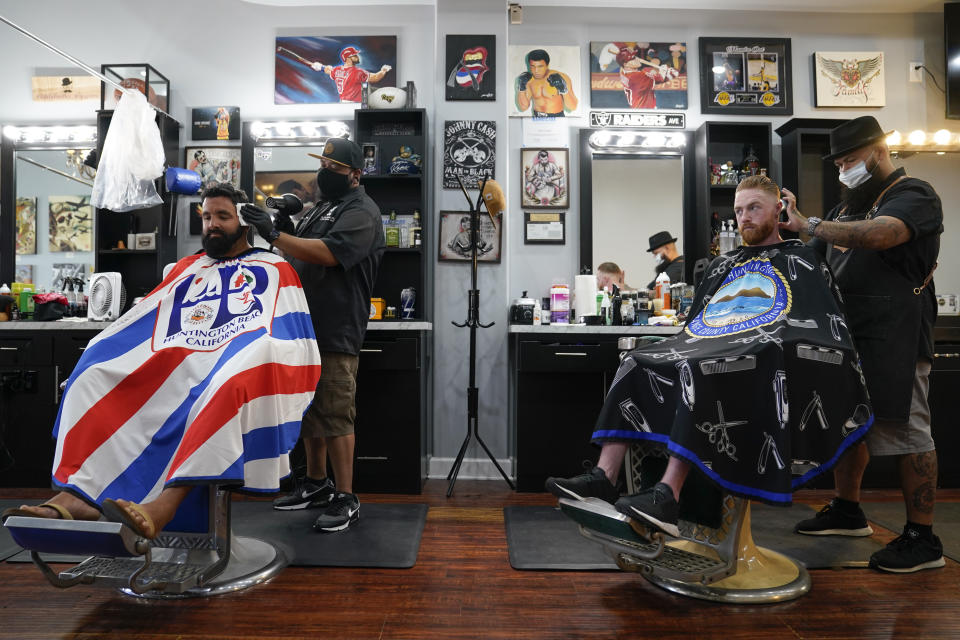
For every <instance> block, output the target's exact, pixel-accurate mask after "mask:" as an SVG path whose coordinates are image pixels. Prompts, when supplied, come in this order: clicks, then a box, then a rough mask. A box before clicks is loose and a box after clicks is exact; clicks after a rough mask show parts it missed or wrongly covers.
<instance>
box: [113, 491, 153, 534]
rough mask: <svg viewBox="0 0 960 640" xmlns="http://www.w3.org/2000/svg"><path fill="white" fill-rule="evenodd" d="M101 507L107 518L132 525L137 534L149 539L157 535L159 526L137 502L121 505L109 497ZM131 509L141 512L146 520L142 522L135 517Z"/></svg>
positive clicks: (128, 525)
mask: <svg viewBox="0 0 960 640" xmlns="http://www.w3.org/2000/svg"><path fill="white" fill-rule="evenodd" d="M100 507H101V508H102V509H103V515H104V516H106V518H107V520H110V521H111V522H120V523H122V524H123V525H125V526H127V527H130V528H131V529H133V530H134V532H136V534H137V535H139V536H142V537H144V538H146V539H147V540H153V539H154V538H156V537H157V526H156V525H155V524H154V523H153V518H151V517H150V515H149V514H148V513H147V512H146V511H144V510H143V507H141V506H140V505H139V504H137V503H136V502H127V503H126V504H125V505H121V504H120V503H119V502H117V501H116V500H113V499H111V498H107V499H106V500H104V501H103V504H101V505H100ZM131 511H135V512H137V513H138V514H140V516H141V517H143V519H144V520H145V521H146V522H140V521H139V520H137V519H135V518H134V517H133V516H132V515H131V513H130V512H131Z"/></svg>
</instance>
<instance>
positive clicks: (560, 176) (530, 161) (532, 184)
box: [520, 147, 570, 209]
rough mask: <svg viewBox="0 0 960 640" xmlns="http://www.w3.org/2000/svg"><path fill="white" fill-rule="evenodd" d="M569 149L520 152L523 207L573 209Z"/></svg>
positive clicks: (522, 150)
mask: <svg viewBox="0 0 960 640" xmlns="http://www.w3.org/2000/svg"><path fill="white" fill-rule="evenodd" d="M569 165H570V151H569V150H568V149H561V148H553V149H542V148H537V147H530V148H525V149H521V150H520V170H521V172H522V181H521V184H522V185H523V194H522V196H521V199H522V202H521V204H522V206H523V207H524V208H526V209H567V208H569V207H570V182H569V180H568V173H569V171H568V168H569Z"/></svg>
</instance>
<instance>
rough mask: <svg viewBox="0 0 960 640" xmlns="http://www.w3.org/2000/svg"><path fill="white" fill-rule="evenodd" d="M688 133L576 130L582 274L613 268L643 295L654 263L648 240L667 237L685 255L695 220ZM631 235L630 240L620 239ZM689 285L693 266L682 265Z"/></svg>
mask: <svg viewBox="0 0 960 640" xmlns="http://www.w3.org/2000/svg"><path fill="white" fill-rule="evenodd" d="M693 156H694V152H693V134H692V133H691V132H688V131H683V130H656V129H647V130H641V129H637V130H632V129H622V130H606V129H581V130H580V267H579V270H580V271H581V272H582V273H596V269H597V266H598V265H599V264H601V263H603V262H613V263H616V264H617V266H619V267H620V269H621V270H622V271H624V272H625V273H626V282H627V284H629V285H630V286H631V287H633V288H643V287H645V286H646V285H647V283H648V282H649V281H650V280H652V279H653V277H654V273H655V271H654V270H655V264H654V261H653V257H652V254H651V253H650V252H648V251H647V249H648V248H649V238H650V236H652V235H653V234H655V233H657V232H660V231H668V232H670V233H671V234H672V235H673V236H674V237H676V238H677V242H676V245H677V250H678V251H679V253H680V254H681V255H684V256H687V254H688V252H690V251H692V245H691V243H690V238H692V237H694V233H693V231H692V229H693V227H692V225H693V224H694V219H695V217H696V184H695V179H694V175H695V172H694V170H693ZM625 229H629V233H624V230H625ZM685 262H686V268H687V269H688V271H687V276H686V277H687V278H690V276H691V272H690V271H689V269H690V268H691V265H692V263H693V260H690V259H689V258H688V259H686V260H685Z"/></svg>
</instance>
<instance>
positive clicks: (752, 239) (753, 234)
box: [740, 218, 777, 246]
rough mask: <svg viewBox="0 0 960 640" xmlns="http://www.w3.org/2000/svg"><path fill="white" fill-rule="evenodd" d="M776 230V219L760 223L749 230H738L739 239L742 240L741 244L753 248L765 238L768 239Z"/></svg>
mask: <svg viewBox="0 0 960 640" xmlns="http://www.w3.org/2000/svg"><path fill="white" fill-rule="evenodd" d="M776 228H777V219H776V218H773V219H772V220H767V221H765V222H761V223H759V224H757V225H755V226H752V227H749V228H746V229H744V228H741V229H740V237H741V238H743V242H744V243H745V244H747V245H750V246H754V245H758V244H760V243H761V242H763V241H764V240H766V239H767V238H769V237H770V236H771V235H772V234H773V231H774V229H776Z"/></svg>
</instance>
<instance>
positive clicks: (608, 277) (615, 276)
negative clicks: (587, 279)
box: [597, 262, 633, 291]
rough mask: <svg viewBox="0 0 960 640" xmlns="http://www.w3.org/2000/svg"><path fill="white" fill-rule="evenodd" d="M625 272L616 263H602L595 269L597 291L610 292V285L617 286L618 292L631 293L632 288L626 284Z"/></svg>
mask: <svg viewBox="0 0 960 640" xmlns="http://www.w3.org/2000/svg"><path fill="white" fill-rule="evenodd" d="M626 277H627V272H626V271H624V270H623V269H621V268H620V266H619V265H618V264H617V263H616V262H602V263H600V266H598V267H597V289H606V290H607V291H611V286H610V285H617V289H619V290H620V291H632V290H633V287H631V286H630V285H628V284H627V283H626Z"/></svg>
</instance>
